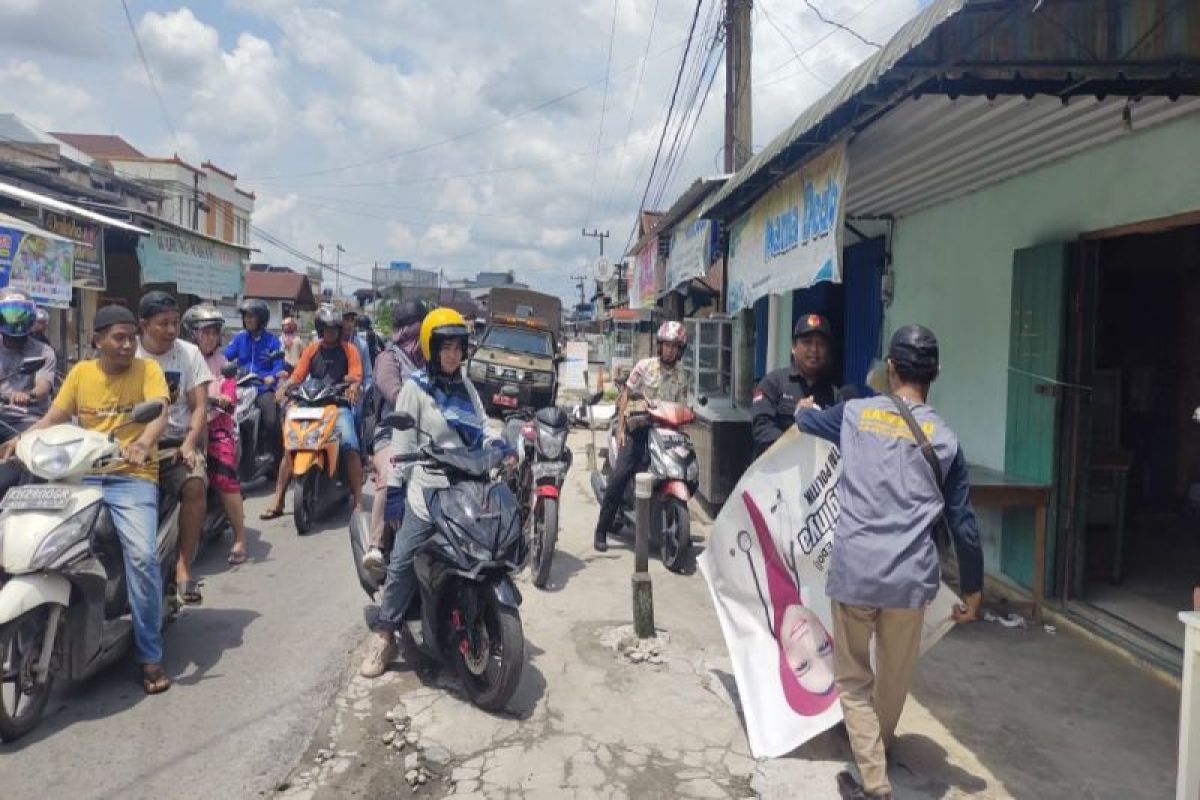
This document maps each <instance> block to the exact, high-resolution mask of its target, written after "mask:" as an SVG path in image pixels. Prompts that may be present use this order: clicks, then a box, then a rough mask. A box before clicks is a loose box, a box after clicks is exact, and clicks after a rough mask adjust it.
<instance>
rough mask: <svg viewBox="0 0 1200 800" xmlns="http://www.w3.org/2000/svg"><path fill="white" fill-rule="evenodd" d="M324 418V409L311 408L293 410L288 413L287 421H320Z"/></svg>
mask: <svg viewBox="0 0 1200 800" xmlns="http://www.w3.org/2000/svg"><path fill="white" fill-rule="evenodd" d="M323 416H325V409H323V408H316V407H312V406H308V407H302V408H293V409H292V410H290V411H288V419H321V417H323Z"/></svg>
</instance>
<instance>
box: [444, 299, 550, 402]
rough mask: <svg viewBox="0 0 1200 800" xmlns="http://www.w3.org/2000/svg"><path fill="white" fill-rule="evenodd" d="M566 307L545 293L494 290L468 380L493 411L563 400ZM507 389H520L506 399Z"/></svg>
mask: <svg viewBox="0 0 1200 800" xmlns="http://www.w3.org/2000/svg"><path fill="white" fill-rule="evenodd" d="M561 308H562V306H561V301H560V300H559V299H558V298H557V297H553V296H551V295H544V294H541V293H540V292H532V291H528V290H516V289H505V290H500V289H494V290H493V291H492V294H491V296H490V298H489V311H490V316H489V318H488V324H487V327H486V328H485V329H484V331H483V333H482V334H481V335H480V337H479V341H478V344H477V345H476V347H475V351H474V352H473V353H472V355H471V360H470V363H469V365H468V367H467V375H468V376H470V378H471V382H472V383H474V384H475V388H476V389H477V390H478V391H479V396H480V399H482V400H483V402H484V405H485V406H487V407H488V408H489V410H493V411H496V410H500V411H502V410H505V409H510V408H518V407H522V406H529V407H532V408H544V407H546V406H551V405H554V403H555V400H556V398H557V394H558V364H559V362H560V360H561V359H560V358H559V355H558V325H559V323H560V321H561ZM506 386H513V387H515V388H516V389H517V394H516V396H513V395H512V394H511V393H509V394H505V393H504V392H503V391H502V390H503V389H504V387H506Z"/></svg>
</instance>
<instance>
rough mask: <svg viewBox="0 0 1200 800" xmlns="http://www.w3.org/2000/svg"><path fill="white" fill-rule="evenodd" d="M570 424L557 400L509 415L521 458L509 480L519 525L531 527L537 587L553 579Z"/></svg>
mask: <svg viewBox="0 0 1200 800" xmlns="http://www.w3.org/2000/svg"><path fill="white" fill-rule="evenodd" d="M504 388H505V389H506V390H507V389H508V388H509V387H507V386H506V387H504ZM513 388H514V390H515V387H513ZM570 428H571V421H570V420H569V419H568V418H567V415H566V414H565V413H563V411H562V409H560V408H558V406H548V407H546V408H542V409H539V410H537V411H536V412H535V411H534V410H533V409H532V408H521V409H518V410H517V411H514V412H510V413H508V414H506V415H505V422H504V440H505V441H506V442H507V443H508V446H509V447H511V448H512V449H513V451H514V452H515V453H517V455H518V458H519V459H520V460H519V462H518V466H517V468H516V469H515V470H513V473H512V475H511V478H510V482H509V486H510V487H511V488H512V490H513V494H514V495H516V498H517V503H518V506H519V509H520V518H521V530H528V531H529V550H530V556H531V558H530V565H531V571H532V577H533V585H534V586H536V587H538V588H539V589H544V588H546V583H547V581H549V579H550V565H551V563H552V562H553V560H554V545H555V543H556V542H557V541H558V503H559V495H560V492H561V489H562V485H563V481H564V480H566V477H567V470H569V469H570V468H571V450H570V448H568V447H567V434H568V433H569V432H570Z"/></svg>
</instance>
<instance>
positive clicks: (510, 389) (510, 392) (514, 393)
mask: <svg viewBox="0 0 1200 800" xmlns="http://www.w3.org/2000/svg"><path fill="white" fill-rule="evenodd" d="M500 394H502V395H504V396H505V397H520V396H521V390H520V389H518V388H517V387H515V386H513V385H511V384H510V385H508V386H505V387H504V388H503V389H501V390H500Z"/></svg>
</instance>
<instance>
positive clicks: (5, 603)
mask: <svg viewBox="0 0 1200 800" xmlns="http://www.w3.org/2000/svg"><path fill="white" fill-rule="evenodd" d="M70 602H71V584H70V583H68V582H67V579H66V578H64V577H63V576H62V575H59V574H57V573H52V572H34V573H29V574H27V575H14V576H13V577H11V578H9V579H8V581H6V582H5V584H4V586H2V587H0V625H3V624H4V623H6V622H12V621H13V620H14V619H16V618H17V617H19V616H21V615H22V614H24V613H25V612H26V611H29V610H30V609H34V608H37V607H38V606H42V605H47V604H51V603H54V604H57V605H60V606H67V605H69V604H70Z"/></svg>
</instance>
